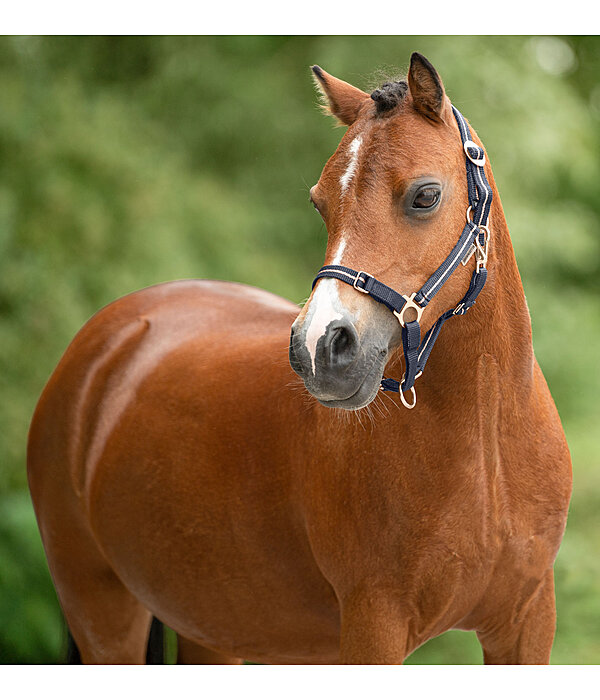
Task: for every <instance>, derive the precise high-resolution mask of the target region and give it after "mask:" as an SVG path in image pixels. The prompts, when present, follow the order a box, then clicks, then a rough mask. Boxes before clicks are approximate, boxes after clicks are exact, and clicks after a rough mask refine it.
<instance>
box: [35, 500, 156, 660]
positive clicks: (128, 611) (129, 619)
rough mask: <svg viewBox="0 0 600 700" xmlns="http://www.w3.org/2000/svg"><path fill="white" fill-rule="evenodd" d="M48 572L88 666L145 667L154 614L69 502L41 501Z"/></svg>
mask: <svg viewBox="0 0 600 700" xmlns="http://www.w3.org/2000/svg"><path fill="white" fill-rule="evenodd" d="M37 511H38V521H39V523H40V530H41V532H42V538H43V541H44V547H45V550H46V556H47V559H48V565H49V568H50V573H51V574H52V578H53V580H54V585H55V587H56V591H57V594H58V598H59V601H60V604H61V607H62V610H63V613H64V615H65V618H66V621H67V625H68V627H69V631H70V633H71V635H72V636H73V639H74V642H75V644H76V646H77V649H78V650H79V654H80V656H81V661H82V662H83V663H84V664H143V663H144V662H145V658H146V644H147V640H148V633H149V630H150V623H151V620H152V615H151V614H150V612H149V611H148V610H147V609H146V608H145V607H143V606H142V605H141V603H139V602H138V601H137V600H136V599H135V598H134V597H133V595H132V594H131V593H130V592H129V591H128V590H127V589H126V588H125V586H124V585H123V583H122V582H121V581H120V579H119V578H118V577H117V575H116V574H115V573H114V571H113V570H112V569H111V568H110V566H109V565H108V563H107V562H106V560H105V558H104V556H103V555H102V553H101V552H100V550H99V549H98V547H97V545H96V543H95V541H94V538H93V536H92V533H91V531H90V530H89V527H88V526H87V524H86V523H85V521H84V520H83V517H82V515H81V513H80V511H79V508H78V506H77V505H76V502H75V501H74V500H71V499H70V498H64V499H59V498H56V499H49V500H48V501H47V502H44V503H43V504H40V502H39V501H38V508H37Z"/></svg>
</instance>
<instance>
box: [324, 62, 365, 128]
mask: <svg viewBox="0 0 600 700" xmlns="http://www.w3.org/2000/svg"><path fill="white" fill-rule="evenodd" d="M312 72H313V73H314V77H315V83H316V85H317V87H318V88H319V90H320V92H321V94H322V95H323V96H324V97H326V98H327V102H328V104H329V110H328V111H329V112H331V114H333V116H334V117H337V118H338V119H339V120H340V121H341V122H342V124H346V125H347V126H350V124H353V123H354V122H355V121H356V118H357V117H358V113H359V112H360V109H361V107H362V106H363V105H364V104H365V100H370V98H369V95H367V93H366V92H363V91H362V90H359V89H358V88H355V87H354V86H353V85H350V83H345V82H344V81H343V80H340V79H339V78H334V77H333V75H329V73H326V72H325V71H324V70H323V69H322V68H319V66H312Z"/></svg>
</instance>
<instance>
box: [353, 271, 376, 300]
mask: <svg viewBox="0 0 600 700" xmlns="http://www.w3.org/2000/svg"><path fill="white" fill-rule="evenodd" d="M361 275H364V276H365V284H366V283H367V277H370V276H371V275H367V273H366V272H365V271H364V270H361V271H360V272H359V273H358V275H356V278H355V280H354V282H353V283H352V286H353V287H354V289H356V291H357V292H362V293H363V294H368V293H369V292H367V290H366V289H363V288H362V287H357V286H356V285H357V283H358V280H359V279H360V276H361Z"/></svg>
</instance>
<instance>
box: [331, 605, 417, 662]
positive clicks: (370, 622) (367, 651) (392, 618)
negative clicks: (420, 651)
mask: <svg viewBox="0 0 600 700" xmlns="http://www.w3.org/2000/svg"><path fill="white" fill-rule="evenodd" d="M340 607H341V623H342V624H341V638H340V661H341V663H343V664H402V663H403V662H404V659H405V658H406V656H407V642H408V628H407V626H406V624H404V616H403V615H402V613H401V611H399V610H398V606H397V605H396V604H395V603H394V601H393V599H391V598H390V597H388V596H385V595H380V594H378V593H377V592H372V591H369V592H366V593H365V592H363V593H361V594H359V595H353V596H351V597H350V598H349V599H348V600H342V601H341V602H340Z"/></svg>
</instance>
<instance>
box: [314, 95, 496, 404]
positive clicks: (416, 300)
mask: <svg viewBox="0 0 600 700" xmlns="http://www.w3.org/2000/svg"><path fill="white" fill-rule="evenodd" d="M452 111H453V113H454V117H455V119H456V122H457V124H458V129H459V131H460V138H461V140H462V144H463V150H464V152H465V163H466V169H467V187H468V196H469V206H468V208H467V221H466V223H465V227H464V228H463V230H462V233H461V234H460V237H459V239H458V242H457V243H456V245H455V246H454V248H452V250H451V251H450V253H449V255H448V256H447V257H446V259H445V260H444V262H443V263H442V264H441V265H440V266H439V267H438V269H437V270H436V271H435V272H434V273H433V274H432V275H431V277H430V278H429V279H428V280H427V281H426V282H425V284H424V285H423V286H422V287H421V289H419V291H418V292H415V293H413V294H411V295H410V296H408V295H406V294H399V293H398V292H396V291H395V290H393V289H392V288H391V287H388V286H387V285H385V284H383V282H380V281H379V280H377V279H375V277H373V276H372V275H370V274H368V273H367V272H364V271H362V270H361V271H356V270H352V269H351V268H349V267H344V266H343V265H325V266H324V267H322V268H321V269H320V270H319V272H318V274H317V276H316V277H315V279H314V282H313V288H314V286H315V284H316V283H317V282H318V281H319V280H320V279H323V278H324V277H332V278H334V279H338V280H340V281H341V282H345V283H346V284H350V285H352V286H353V287H354V288H355V289H356V290H357V291H359V292H362V293H363V294H368V295H369V296H371V297H372V298H373V299H375V301H378V302H379V303H380V304H384V305H385V306H387V308H388V309H389V310H390V311H392V313H393V314H394V315H395V316H396V317H397V319H398V321H399V322H400V325H401V326H402V347H403V349H404V363H405V371H404V376H403V377H402V379H401V380H400V381H399V382H398V381H396V380H395V379H382V380H381V389H382V390H383V391H394V392H397V393H399V394H400V398H401V399H402V403H403V404H404V405H405V406H406V407H407V408H414V406H415V405H416V402H417V396H416V392H415V389H414V384H415V380H416V379H417V378H418V377H420V376H421V374H422V373H423V370H424V369H425V365H426V364H427V360H428V359H429V355H430V353H431V350H432V348H433V345H434V343H435V341H436V340H437V337H438V335H439V334H440V331H441V330H442V326H443V325H444V323H445V322H446V321H447V320H448V319H449V318H452V317H453V316H463V315H464V314H465V313H466V312H467V311H468V310H469V309H470V308H471V307H472V306H473V304H474V303H475V300H476V299H477V296H478V295H479V293H480V292H481V290H482V289H483V286H484V284H485V281H486V279H487V269H486V265H487V257H488V247H489V242H490V230H489V228H488V219H489V214H490V206H491V204H492V190H491V187H490V185H489V183H488V181H487V178H486V176H485V171H484V165H485V152H484V150H483V148H481V147H480V146H478V145H477V144H476V143H474V142H473V141H472V140H471V132H470V131H469V127H468V125H467V122H466V121H465V119H464V117H463V116H462V114H461V113H460V112H459V111H458V110H457V109H456V107H454V106H453V107H452ZM473 253H474V254H475V262H476V265H475V271H474V272H473V276H472V277H471V283H470V285H469V289H468V290H467V293H466V294H465V296H464V297H463V298H462V299H461V301H460V302H459V303H458V304H457V305H456V307H454V308H453V309H449V310H448V311H446V312H444V313H443V314H442V315H441V316H440V317H439V318H438V320H437V321H436V322H435V323H434V324H433V326H432V327H431V328H430V329H429V331H428V332H427V333H426V335H425V337H424V338H423V341H421V327H420V326H419V321H420V320H421V314H422V313H423V309H424V308H425V307H426V306H427V304H429V302H430V301H431V300H432V299H433V297H434V296H435V295H436V294H437V293H438V292H439V290H440V289H441V287H442V285H443V284H444V283H445V282H446V281H447V279H448V278H449V277H450V275H451V274H452V273H453V272H454V270H456V268H457V267H458V266H459V265H460V263H461V262H462V263H463V265H466V264H467V262H468V260H469V259H470V258H471V256H472V255H473ZM409 310H410V311H411V315H412V316H413V317H414V316H416V318H414V319H413V320H410V321H408V320H405V318H404V316H405V314H407V312H408V311H409ZM407 316H408V314H407ZM405 391H412V403H408V401H407V400H406V399H405V398H404V394H403V392H405Z"/></svg>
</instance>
